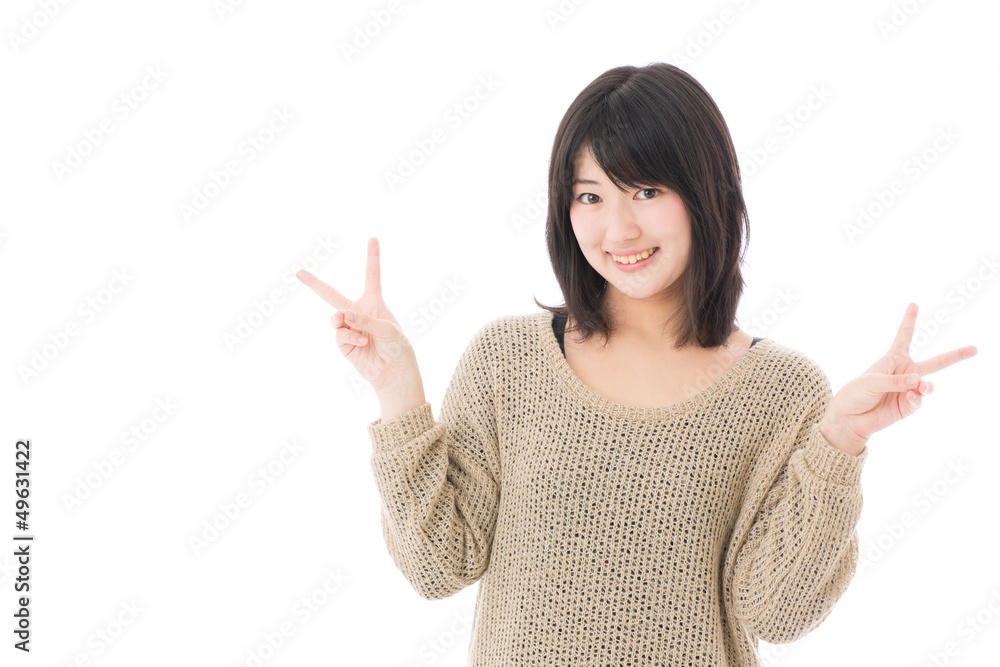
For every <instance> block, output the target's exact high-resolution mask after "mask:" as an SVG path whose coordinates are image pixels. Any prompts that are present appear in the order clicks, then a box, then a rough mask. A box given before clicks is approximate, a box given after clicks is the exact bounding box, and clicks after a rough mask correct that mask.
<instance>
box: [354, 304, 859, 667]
mask: <svg viewBox="0 0 1000 667" xmlns="http://www.w3.org/2000/svg"><path fill="white" fill-rule="evenodd" d="M551 325H552V314H551V313H549V312H548V311H544V312H541V313H532V314H522V315H508V316H504V317H500V318H497V319H494V320H493V321H491V322H489V323H488V324H486V325H485V326H483V327H482V328H480V329H479V330H478V331H477V332H476V334H475V336H474V337H473V339H472V341H471V342H470V343H469V344H468V346H467V347H466V349H465V351H464V353H463V354H462V356H461V358H460V360H459V362H458V366H457V368H456V369H455V371H454V374H453V376H452V379H451V382H450V384H449V386H448V389H447V391H446V393H445V396H444V400H443V402H442V406H441V419H440V420H437V421H435V420H434V417H433V414H432V412H431V404H430V402H426V403H424V404H423V405H421V406H418V407H416V408H413V409H411V410H409V411H407V412H405V413H403V414H400V415H397V416H396V417H394V418H392V419H390V420H388V421H385V422H383V421H382V420H381V418H379V419H376V420H375V421H373V422H370V423H369V424H368V433H369V435H370V437H371V440H372V455H371V466H372V471H373V473H374V476H375V481H376V485H377V487H378V491H379V494H380V497H381V521H382V530H383V536H384V538H385V542H386V545H387V547H388V551H389V554H390V555H391V557H392V559H393V561H394V562H395V564H396V566H397V567H398V568H399V569H400V571H401V572H402V573H403V575H404V576H405V577H406V579H407V580H408V581H409V583H410V584H411V585H412V586H413V588H414V589H415V590H416V591H417V593H419V594H420V595H421V596H423V597H424V598H427V599H441V598H445V597H448V596H450V595H453V594H455V593H456V592H458V591H459V590H461V589H463V588H464V587H466V586H468V585H470V584H472V583H474V582H476V581H479V582H480V583H479V590H478V595H477V597H476V605H475V614H474V619H473V626H472V637H471V642H470V646H469V663H468V664H469V665H470V666H471V667H500V666H504V667H506V666H509V665H539V666H541V665H545V666H552V665H574V666H579V665H595V666H596V665H600V666H602V667H605V666H608V665H615V666H619V665H621V666H627V665H631V666H633V667H638V666H640V665H641V666H643V667H649V666H652V665H665V666H666V665H670V666H676V665H713V666H716V667H718V666H719V665H727V666H729V667H744V666H751V665H760V664H761V663H760V660H759V658H758V656H757V648H758V638H759V639H762V640H764V641H766V642H770V643H787V642H792V641H795V640H797V639H799V638H800V637H802V636H803V635H805V634H807V633H808V632H810V631H811V630H813V629H815V628H816V627H817V626H818V625H819V624H820V623H822V622H823V621H824V620H826V618H827V617H828V616H829V614H830V612H831V611H832V609H833V606H834V605H835V603H836V602H837V600H838V599H839V598H840V597H841V595H842V594H843V593H844V591H845V590H846V589H847V586H848V584H849V583H850V581H851V579H852V578H853V576H854V571H855V567H856V564H857V560H858V535H857V530H856V525H857V520H858V518H859V516H860V513H861V506H862V494H861V483H860V477H861V470H862V466H863V465H864V462H865V459H866V458H867V456H868V449H867V448H865V449H864V450H863V451H862V453H861V455H860V456H851V455H850V454H847V453H845V452H842V451H840V450H838V449H836V448H834V447H833V446H832V445H831V444H830V443H829V442H827V441H826V439H825V438H824V437H823V435H822V434H821V433H820V431H819V427H818V422H819V420H820V419H821V417H822V416H823V413H824V411H825V410H826V406H827V404H828V403H829V400H830V398H831V397H832V391H831V387H830V382H829V380H828V378H827V377H826V375H825V373H824V372H823V370H822V369H821V368H820V367H819V366H818V365H817V364H816V363H815V362H814V361H812V360H811V359H810V358H809V357H807V356H805V355H804V354H803V353H801V352H799V351H797V350H795V349H794V348H790V347H787V346H784V345H782V344H780V343H778V342H776V341H774V340H772V339H770V338H764V339H763V340H761V341H760V342H758V343H757V344H756V345H754V346H753V347H751V348H750V349H749V350H748V351H746V352H745V353H744V354H743V355H742V356H741V357H739V359H738V360H737V361H736V363H735V365H734V366H733V367H732V368H731V369H730V370H728V371H727V372H726V373H725V374H723V375H722V376H721V377H719V378H717V379H715V380H714V381H713V382H711V384H709V385H708V386H707V387H705V388H703V389H701V391H699V392H698V393H696V394H694V395H693V396H690V397H689V398H687V399H686V400H684V401H681V402H678V403H675V404H673V405H670V406H665V407H636V406H628V405H623V404H620V403H616V402H613V401H611V400H609V399H606V398H605V397H603V396H601V395H600V394H598V393H596V392H595V391H593V390H591V389H590V388H589V387H588V386H587V385H585V384H584V383H583V382H582V381H581V380H580V379H579V377H577V375H576V374H575V373H574V372H573V370H572V369H571V368H570V366H569V364H568V363H567V362H566V359H565V357H564V356H563V353H562V351H561V350H560V348H559V344H558V341H557V340H556V337H555V334H554V333H553V331H552V327H551Z"/></svg>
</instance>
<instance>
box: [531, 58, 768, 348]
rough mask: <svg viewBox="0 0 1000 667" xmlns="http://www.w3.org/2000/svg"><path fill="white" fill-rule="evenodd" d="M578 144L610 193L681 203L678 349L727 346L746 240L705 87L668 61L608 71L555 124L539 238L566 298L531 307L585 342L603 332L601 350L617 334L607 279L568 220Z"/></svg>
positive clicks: (738, 188) (742, 208) (734, 182)
mask: <svg viewBox="0 0 1000 667" xmlns="http://www.w3.org/2000/svg"><path fill="white" fill-rule="evenodd" d="M585 145H586V146H589V147H590V150H591V151H592V153H593V155H594V159H595V160H596V161H597V163H598V164H599V165H600V167H601V169H602V170H603V171H604V173H605V174H607V175H608V178H609V179H610V180H611V181H612V182H613V183H614V184H615V186H616V187H618V188H620V189H624V187H623V185H622V184H624V185H625V186H627V187H629V188H637V187H649V186H652V185H662V186H665V187H667V188H670V189H671V190H673V191H674V192H676V193H677V194H678V195H679V196H680V197H681V200H682V201H683V202H684V206H685V208H686V209H687V212H688V215H689V217H690V219H691V250H690V255H689V260H688V263H687V266H686V268H685V269H684V272H683V273H682V274H681V276H680V278H679V280H682V281H683V286H684V307H683V309H682V312H681V313H678V314H679V315H680V316H681V317H680V321H679V322H678V324H677V326H675V327H674V335H675V336H676V337H677V347H678V348H681V347H684V346H686V345H688V344H690V342H691V341H694V342H696V343H697V344H698V345H700V346H701V347H716V346H719V345H722V344H724V343H725V342H726V341H727V340H728V339H729V336H730V335H731V334H732V332H733V330H734V328H735V320H736V307H737V305H738V304H739V300H740V297H741V296H742V294H743V286H744V282H743V275H742V273H741V271H740V263H741V262H742V260H743V252H744V245H743V243H744V235H745V237H746V239H747V242H749V236H750V227H749V220H748V218H747V211H746V203H745V202H744V200H743V192H742V183H741V180H740V168H739V164H738V162H737V159H736V151H735V149H734V148H733V140H732V137H731V136H730V135H729V128H728V127H727V126H726V122H725V121H724V120H723V118H722V113H721V112H720V111H719V108H718V107H717V106H716V104H715V101H714V100H713V99H712V97H711V96H710V95H709V94H708V91H706V90H705V89H704V88H703V87H702V86H701V84H699V83H698V82H697V81H696V80H695V79H694V78H693V77H692V76H691V75H690V74H688V73H687V72H684V71H683V70H681V69H678V68H677V67H674V66H673V65H669V64H666V63H652V64H650V65H647V66H646V67H634V66H631V65H626V66H623V67H615V68H613V69H610V70H608V71H607V72H605V73H604V74H602V75H600V76H599V77H597V78H596V79H594V81H593V82H591V83H590V85H588V86H587V87H586V88H584V89H583V91H582V92H581V93H580V94H579V95H578V96H577V97H576V99H575V100H573V103H572V104H571V105H570V107H569V109H568V110H567V111H566V115H565V116H563V119H562V121H561V122H560V123H559V129H558V130H557V132H556V138H555V142H554V144H553V147H552V158H551V161H550V163H549V189H548V196H549V206H548V218H547V221H546V225H545V238H546V243H547V245H548V251H549V259H550V261H551V262H552V268H553V270H554V271H555V275H556V279H557V280H558V281H559V286H560V287H561V288H562V293H563V298H564V299H565V302H564V305H563V306H557V307H549V306H545V305H543V304H541V303H539V301H538V299H537V298H536V299H535V304H536V305H538V306H539V307H541V308H543V309H544V310H547V311H550V312H553V313H556V314H562V315H566V314H568V315H571V316H572V318H573V321H574V323H575V324H576V326H574V327H569V326H567V329H566V331H567V332H569V331H580V332H581V333H582V336H583V340H587V339H589V338H590V336H592V335H593V334H594V333H601V334H602V335H603V336H604V338H605V345H607V341H608V339H609V338H610V335H611V333H612V332H613V330H614V327H613V325H612V322H611V318H610V312H609V310H608V307H607V305H606V303H605V301H604V300H603V299H602V293H603V290H604V287H605V286H606V281H605V280H604V278H603V277H602V276H601V274H599V273H598V272H597V271H595V270H594V268H593V267H592V266H591V265H590V263H589V262H588V261H587V259H586V257H584V255H583V252H582V251H581V250H580V246H579V244H578V243H577V240H576V235H575V233H574V232H573V227H572V224H571V222H570V217H569V206H570V202H571V201H572V199H573V185H572V180H573V163H574V160H575V158H576V155H577V153H578V151H579V150H580V148H581V147H583V146H585ZM670 319H671V320H672V319H673V318H670ZM568 324H569V323H568V322H567V325H568ZM667 324H669V320H668V322H666V323H664V331H665V330H666V326H667Z"/></svg>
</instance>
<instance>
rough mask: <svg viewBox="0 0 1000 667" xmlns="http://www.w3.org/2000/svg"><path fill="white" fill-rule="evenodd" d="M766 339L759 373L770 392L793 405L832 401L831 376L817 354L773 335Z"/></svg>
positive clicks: (787, 403)
mask: <svg viewBox="0 0 1000 667" xmlns="http://www.w3.org/2000/svg"><path fill="white" fill-rule="evenodd" d="M765 340H766V341H767V345H766V346H765V347H764V348H763V349H762V350H761V359H760V362H759V364H760V366H759V369H760V370H759V371H758V372H759V373H760V377H759V379H760V380H761V381H763V382H764V383H765V384H766V387H767V389H768V390H769V391H770V395H772V396H780V397H781V398H782V399H783V401H782V402H784V403H785V404H786V405H788V406H789V407H791V406H795V405H799V406H802V405H812V404H815V403H817V402H822V403H825V402H826V401H827V400H829V398H830V396H832V393H833V392H832V387H831V385H830V378H829V377H828V376H827V374H826V372H825V371H824V370H823V367H822V366H821V365H820V363H819V362H818V361H817V360H816V359H815V358H814V357H813V356H811V355H810V354H807V353H806V352H804V351H802V350H800V349H798V348H796V347H793V346H791V345H788V344H785V343H782V342H780V341H776V340H774V339H772V338H765ZM757 344H758V345H760V344H761V343H757Z"/></svg>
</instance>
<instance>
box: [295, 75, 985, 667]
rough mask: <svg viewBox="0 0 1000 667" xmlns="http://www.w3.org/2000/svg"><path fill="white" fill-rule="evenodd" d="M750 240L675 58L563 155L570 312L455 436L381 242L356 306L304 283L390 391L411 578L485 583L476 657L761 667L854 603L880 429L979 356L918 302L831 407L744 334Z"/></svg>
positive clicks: (386, 448)
mask: <svg viewBox="0 0 1000 667" xmlns="http://www.w3.org/2000/svg"><path fill="white" fill-rule="evenodd" d="M746 223H747V220H746V210H745V206H744V201H743V196H742V192H741V181H740V173H739V166H738V164H737V159H736V154H735V151H734V148H733V144H732V139H731V138H730V135H729V130H728V128H727V127H726V124H725V122H724V121H723V118H722V115H721V113H720V112H719V109H718V108H717V107H716V105H715V103H714V101H713V100H712V98H711V97H710V96H709V94H708V93H707V92H706V91H705V90H704V88H703V87H702V86H701V85H700V84H699V83H698V82H697V81H695V80H694V79H693V78H692V77H691V76H690V75H688V74H686V73H685V72H683V71H681V70H680V69H677V68H676V67H673V66H671V65H667V64H654V65H650V66H647V67H641V68H640V67H617V68H614V69H612V70H609V71H607V72H605V73H604V74H602V75H601V76H599V77H598V78H597V79H596V80H594V81H593V82H592V83H591V84H590V85H589V86H587V88H586V89H584V91H583V92H582V93H580V95H579V96H578V97H577V98H576V100H575V101H574V102H573V104H572V105H571V106H570V108H569V110H568V111H567V112H566V115H565V117H564V118H563V120H562V122H561V124H560V126H559V129H558V132H557V134H556V138H555V145H554V147H553V151H552V158H551V163H550V166H549V210H548V220H547V226H546V239H547V243H548V249H549V255H550V258H551V261H552V266H553V268H554V270H555V275H556V278H557V280H558V281H559V285H560V287H561V288H562V293H563V295H564V298H565V304H564V305H563V306H561V307H558V308H550V307H546V306H541V304H539V305H540V306H541V307H542V308H543V312H536V313H530V314H521V315H506V316H502V317H498V318H496V319H494V320H493V321H491V322H489V323H487V324H486V325H484V326H483V327H482V328H480V329H479V331H478V332H477V333H476V335H475V336H474V337H473V340H472V341H471V342H470V343H469V345H468V346H467V347H466V349H465V351H464V353H463V355H462V357H461V359H460V361H459V363H458V367H457V368H456V369H455V372H454V375H453V377H452V380H451V383H450V385H449V387H448V390H447V392H446V394H445V397H444V400H443V403H442V407H441V418H440V419H439V420H437V421H435V420H434V417H433V413H432V411H431V404H430V403H429V402H428V401H427V400H426V399H425V397H424V392H423V386H422V383H421V380H420V373H419V370H418V368H417V362H416V358H415V356H414V353H413V349H412V347H411V346H410V345H409V343H408V341H407V339H406V337H405V336H404V334H403V332H402V331H401V327H400V326H399V322H398V321H397V320H396V318H395V317H393V316H392V314H391V313H390V312H389V310H388V308H387V307H386V305H385V303H384V302H383V300H382V295H381V286H380V270H379V248H378V243H377V241H376V239H374V238H373V239H370V240H369V242H368V266H367V271H366V279H365V292H364V294H363V295H362V296H361V298H359V299H358V300H356V301H351V300H349V299H347V298H345V297H344V296H342V295H341V294H340V293H339V292H337V291H336V290H334V289H333V288H332V287H330V286H328V285H326V284H324V283H323V282H321V281H320V280H318V279H317V278H315V277H314V276H312V275H311V274H309V273H307V272H305V271H301V272H299V274H298V275H299V278H300V279H301V280H302V281H303V282H304V283H305V284H307V285H308V286H310V287H311V288H312V289H313V290H314V291H315V292H316V293H317V294H319V295H320V296H321V297H322V298H323V299H324V300H325V301H326V302H327V303H329V304H331V305H332V306H334V308H336V309H337V311H336V313H335V314H334V315H333V325H334V328H335V329H336V332H337V334H336V337H337V344H338V346H339V347H340V350H341V351H342V352H343V354H344V355H345V356H346V357H347V359H348V360H349V361H350V362H351V363H352V364H354V366H355V368H357V370H358V371H359V372H360V373H361V374H362V375H363V376H364V377H365V378H367V379H368V380H369V381H370V382H371V383H372V386H373V387H374V388H375V390H376V392H377V395H378V397H379V401H380V404H381V413H382V414H381V417H380V418H379V419H376V420H374V421H373V422H371V423H370V424H369V426H368V430H369V434H370V436H371V439H372V443H373V453H372V457H371V463H372V470H373V472H374V474H375V479H376V482H377V485H378V489H379V492H380V494H381V497H382V508H381V509H382V526H383V530H384V536H385V540H386V544H387V546H388V550H389V553H390V554H391V555H392V558H393V560H394V562H395V563H396V565H397V566H398V567H399V569H400V570H401V571H402V573H403V574H404V575H405V576H406V578H407V579H408V581H409V582H410V583H411V584H412V586H413V587H414V588H415V589H416V591H417V592H418V593H419V594H420V595H422V596H423V597H425V598H428V599H435V598H444V597H447V596H450V595H452V594H454V593H456V592H457V591H459V590H461V589H462V588H464V587H466V586H468V585H470V584H472V583H473V582H475V581H480V587H479V591H478V596H477V600H476V610H475V619H474V625H473V631H472V641H471V645H470V648H469V657H470V663H469V664H470V665H476V666H482V667H486V666H490V667H492V666H494V665H497V666H499V665H512V664H517V665H556V664H563V665H602V666H603V665H681V664H683V665H730V666H743V665H758V664H760V663H759V660H758V657H757V653H756V649H757V646H758V639H763V640H765V641H767V642H771V643H782V642H791V641H794V640H796V639H798V638H799V637H802V636H803V635H805V634H806V633H808V632H809V631H810V630H812V629H814V628H815V627H816V626H817V625H819V624H820V623H822V622H823V621H824V620H825V619H826V618H827V616H828V615H829V614H830V612H831V611H832V609H833V606H834V604H835V603H836V601H837V600H838V599H839V598H840V596H841V595H842V594H843V592H844V591H845V590H846V588H847V586H848V584H849V582H850V581H851V579H852V577H853V575H854V571H855V566H856V562H857V558H858V535H857V531H856V524H857V520H858V518H859V515H860V511H861V506H862V494H861V484H860V475H861V470H862V466H863V464H864V461H865V459H866V458H867V455H868V448H867V446H866V443H867V441H868V439H869V437H870V436H871V435H872V434H873V433H875V432H876V431H879V430H882V429H884V428H885V427H887V426H889V425H891V424H893V423H895V422H897V421H899V420H900V419H903V418H905V417H907V416H908V415H910V414H912V413H913V412H914V411H915V410H916V409H917V408H918V407H919V406H920V402H921V397H922V396H924V395H926V394H928V393H930V391H931V389H932V384H931V383H930V382H928V381H927V380H926V379H925V376H927V375H929V374H931V373H933V372H935V371H937V370H940V369H942V368H945V367H947V366H950V365H952V364H954V363H956V362H957V361H959V360H961V359H965V358H968V357H971V356H972V355H974V354H975V353H976V349H975V347H973V346H967V347H963V348H961V349H958V350H954V351H951V352H948V353H946V354H942V355H939V356H937V357H935V358H933V359H930V360H927V361H923V362H916V361H914V360H913V359H911V358H910V356H909V354H908V349H909V345H910V340H911V337H912V335H913V331H914V323H915V319H916V313H917V308H916V304H912V303H911V304H909V306H908V307H907V309H906V312H905V314H904V317H903V321H902V324H901V325H900V327H899V331H898V333H897V334H896V338H895V340H894V341H893V342H892V344H891V346H890V347H889V350H888V352H887V353H886V355H885V356H884V357H882V358H881V359H879V360H878V361H876V362H875V363H874V364H873V365H872V366H871V368H869V369H868V371H867V372H866V373H865V374H863V375H862V376H860V377H859V378H857V379H855V380H853V381H852V382H850V383H848V384H847V385H846V386H845V387H844V388H843V389H841V391H840V392H838V393H837V394H836V396H833V392H832V389H831V387H830V383H829V380H828V379H827V377H826V375H825V373H824V372H823V370H822V369H821V368H820V367H819V366H818V365H817V364H816V363H815V362H813V361H812V360H811V359H810V358H809V357H808V356H807V355H805V354H803V353H801V352H799V351H798V350H796V349H794V348H791V347H789V346H786V345H783V344H781V343H780V342H778V341H775V340H773V339H770V338H766V337H764V338H754V337H752V336H750V335H749V334H748V333H746V332H744V331H742V330H741V329H739V328H738V327H737V326H736V325H735V317H736V309H737V305H738V303H739V299H740V296H741V293H742V288H743V279H742V276H741V273H740V262H741V261H742V256H741V250H742V248H743V244H744V237H745V236H747V234H748V232H747V226H746ZM536 303H538V302H537V300H536Z"/></svg>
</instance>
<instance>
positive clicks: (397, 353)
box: [295, 237, 423, 398]
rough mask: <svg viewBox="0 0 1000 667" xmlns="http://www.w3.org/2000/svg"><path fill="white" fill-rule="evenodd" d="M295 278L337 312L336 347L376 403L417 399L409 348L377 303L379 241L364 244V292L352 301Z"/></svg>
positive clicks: (309, 277)
mask: <svg viewBox="0 0 1000 667" xmlns="http://www.w3.org/2000/svg"><path fill="white" fill-rule="evenodd" d="M295 277H296V278H298V279H299V280H301V281H302V282H303V283H305V284H306V285H307V286H308V287H309V288H310V289H311V290H312V291H313V292H315V293H316V294H318V295H319V296H320V298H322V299H323V300H324V301H326V302H327V303H328V304H330V305H331V306H333V307H334V308H336V309H337V311H336V312H335V313H334V314H333V316H332V317H331V318H330V320H331V321H332V322H333V326H334V328H335V329H336V330H337V347H339V348H340V351H341V352H342V353H343V354H344V356H345V357H347V360H348V361H350V362H351V363H352V364H353V365H354V367H355V368H356V369H357V370H358V372H359V373H360V374H361V375H362V377H364V378H365V379H366V380H368V381H369V382H371V384H372V387H373V388H374V389H375V392H376V393H377V394H379V397H380V398H383V397H384V396H389V395H391V396H392V397H393V398H398V397H400V396H404V395H406V396H414V395H419V394H417V393H416V390H417V388H419V390H420V392H422V391H423V386H422V383H421V382H420V372H419V370H418V368H417V360H416V355H415V354H414V352H413V347H412V346H411V345H410V342H409V341H408V340H407V338H406V336H405V335H404V334H403V331H402V330H401V329H400V326H399V322H397V321H396V318H395V317H393V315H392V313H390V312H389V308H388V307H386V305H385V302H384V301H383V300H382V278H381V265H380V261H379V249H378V239H376V238H374V237H372V238H370V239H368V263H367V265H366V268H365V291H364V293H363V294H362V295H361V297H360V298H359V299H357V300H356V301H351V300H350V299H348V298H347V297H345V296H344V295H342V294H341V293H340V292H338V291H337V290H335V289H333V288H332V287H330V286H329V285H327V284H326V283H324V282H323V281H322V280H320V279H319V278H317V277H316V276H314V275H313V274H311V273H309V272H308V271H306V270H304V269H303V270H301V271H299V272H298V273H296V274H295Z"/></svg>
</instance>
